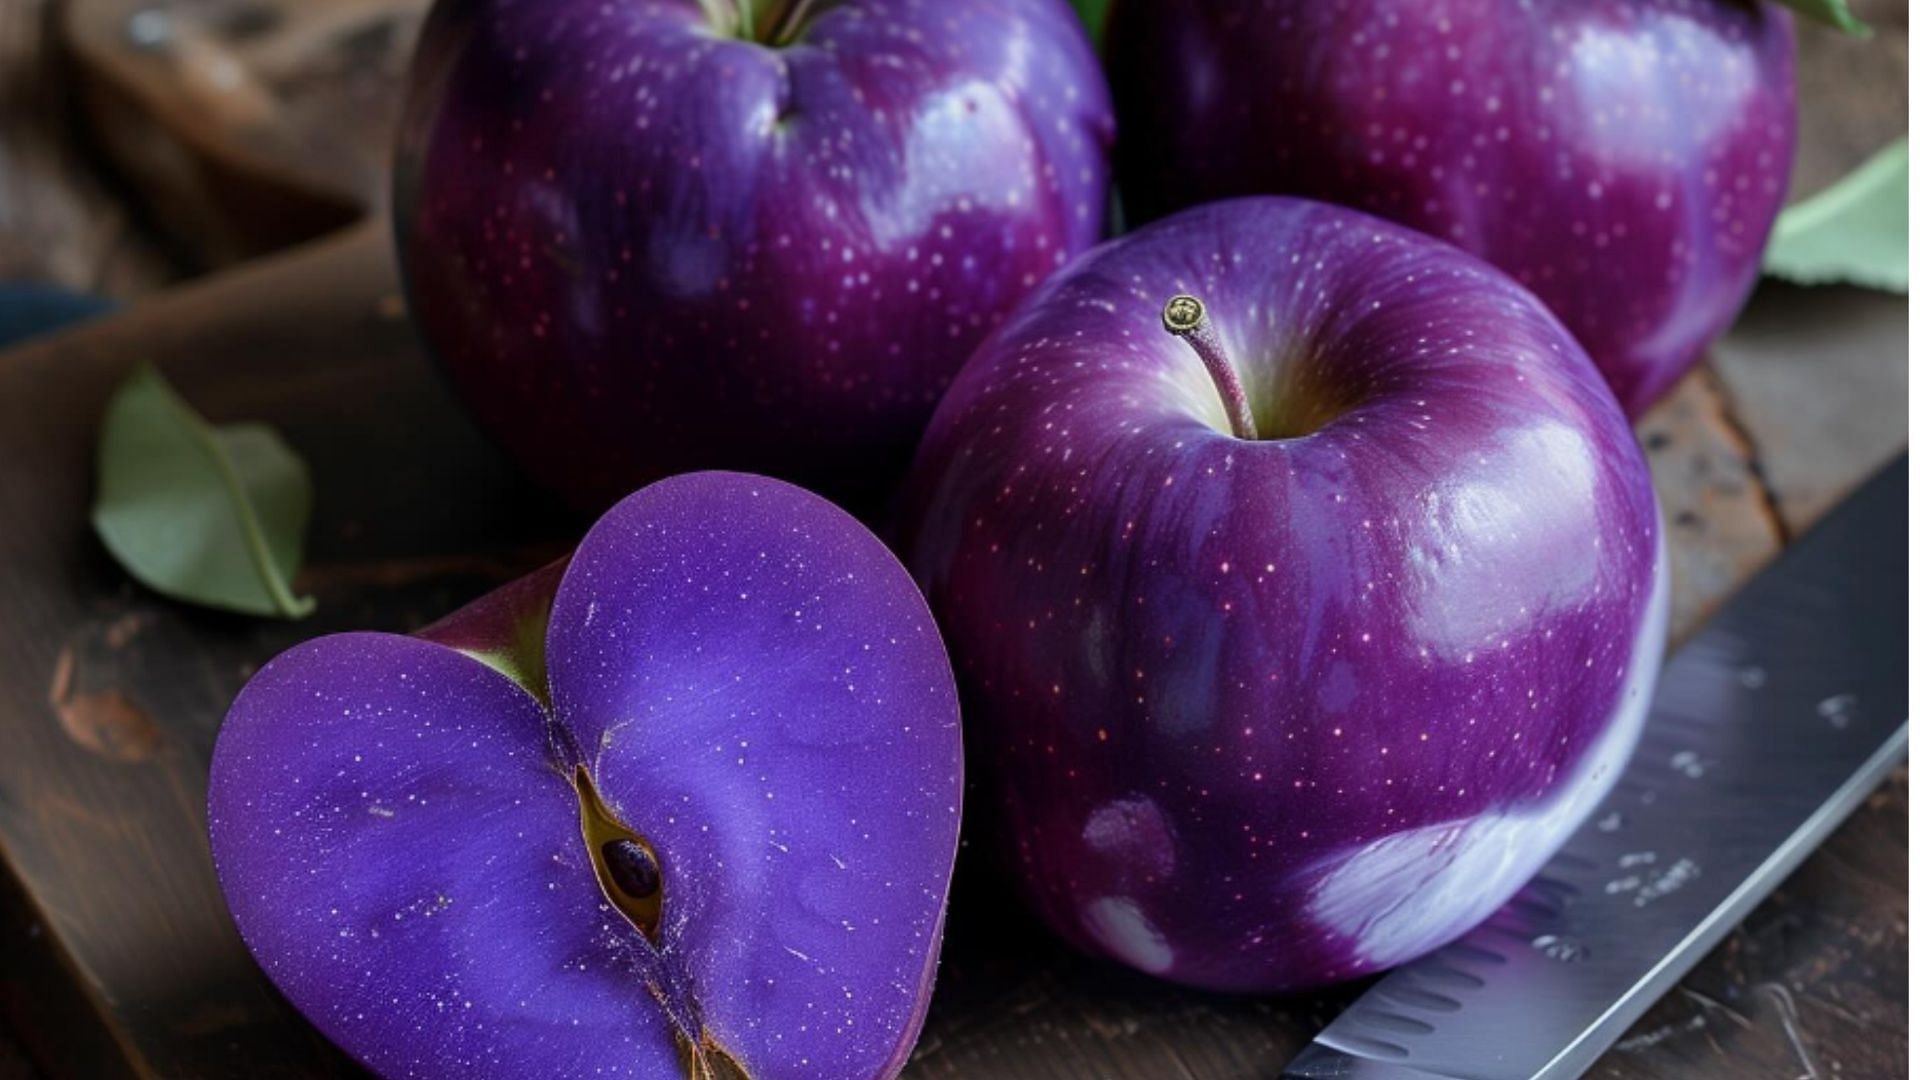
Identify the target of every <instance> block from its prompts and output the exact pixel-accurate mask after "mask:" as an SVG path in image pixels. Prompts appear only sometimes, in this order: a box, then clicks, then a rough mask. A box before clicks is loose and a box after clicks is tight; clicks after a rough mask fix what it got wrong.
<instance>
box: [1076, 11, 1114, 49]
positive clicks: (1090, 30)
mask: <svg viewBox="0 0 1920 1080" xmlns="http://www.w3.org/2000/svg"><path fill="white" fill-rule="evenodd" d="M1112 6H1113V0H1073V10H1074V11H1075V12H1077V13H1078V14H1079V15H1080V21H1081V22H1083V23H1086V24H1087V36H1088V37H1091V38H1092V39H1093V43H1094V44H1095V45H1098V44H1100V34H1101V31H1103V30H1105V29H1106V25H1107V9H1108V8H1110V7H1112Z"/></svg>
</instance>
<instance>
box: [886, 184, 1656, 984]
mask: <svg viewBox="0 0 1920 1080" xmlns="http://www.w3.org/2000/svg"><path fill="white" fill-rule="evenodd" d="M1178 294H1189V295H1192V296H1195V297H1201V298H1204V300H1205V303H1206V310H1207V312H1208V314H1209V317H1210V319H1211V320H1212V322H1213V325H1214V329H1215V332H1216V334H1217V338H1218V341H1219V342H1220V344H1221V346H1222V348H1223V349H1224V350H1225V351H1226V352H1227V353H1228V354H1229V355H1230V356H1231V357H1232V358H1233V361H1234V363H1235V365H1236V368H1237V370H1238V374H1239V376H1240V378H1241V379H1242V380H1243V382H1244V384H1245V386H1246V388H1247V391H1248V394H1249V396H1250V397H1251V399H1252V407H1253V411H1254V413H1255V415H1256V417H1257V418H1258V424H1257V427H1258V429H1259V431H1260V432H1261V433H1262V434H1263V436H1265V437H1263V438H1261V439H1259V440H1249V439H1242V438H1236V437H1234V436H1233V435H1232V434H1231V433H1230V430H1229V425H1228V420H1227V415H1226V411H1225V408H1224V407H1223V405H1222V403H1221V396H1220V394H1219V393H1218V391H1217V390H1216V389H1215V386H1214V383H1213V381H1212V379H1211V378H1210V377H1209V374H1208V371H1207V368H1206V366H1205V365H1204V364H1203V363H1202V362H1201V360H1200V359H1199V358H1198V357H1197V356H1196V355H1195V353H1194V351H1193V350H1192V349H1191V348H1189V346H1188V345H1187V343H1186V342H1184V341H1182V340H1181V339H1179V338H1177V337H1175V336H1173V335H1172V334H1170V333H1168V332H1167V330H1166V329H1165V328H1164V327H1163V326H1162V323H1161V319H1162V310H1163V305H1165V304H1166V303H1167V301H1168V299H1169V298H1171V297H1174V296H1176V295H1178ZM905 542H906V545H907V550H908V565H909V567H910V568H911V569H912V570H913V572H914V575H915V577H916V578H917V579H918V580H919V581H920V583H921V585H922V586H923V588H925V589H926V590H927V593H928V595H929V597H930V599H931V602H932V605H933V609H934V613H935V615H936V617H937V618H938V619H939V620H940V624H941V627H942V630H943V631H944V633H945V634H946V639H947V644H948V647H949V649H950V650H951V651H952V655H953V657H954V662H955V668H956V671H957V673H958V675H959V679H960V684H961V694H962V700H963V702H964V703H965V708H966V710H967V712H966V715H967V733H968V735H967V737H968V740H969V750H970V752H971V753H973V754H974V755H975V757H974V767H975V769H976V771H977V774H978V775H980V776H982V777H984V778H985V779H984V780H983V781H982V783H983V785H984V792H985V796H986V797H985V798H984V799H983V800H982V801H983V803H984V804H987V805H990V806H992V807H993V808H995V809H996V810H997V811H998V812H999V813H1001V815H1002V817H1003V819H1004V820H1002V821H1001V822H1000V823H999V838H998V841H997V842H998V843H1000V844H1001V845H1002V846H1003V847H1004V849H1005V850H1006V852H1007V854H1008V856H1009V858H1010V859H1011V861H1012V862H1013V864H1014V866H1015V869H1016V871H1017V876H1018V877H1019V878H1020V879H1021V880H1022V881H1023V882H1024V887H1025V889H1026V891H1027V893H1028V895H1029V897H1030V899H1031V900H1032V902H1033V903H1034V905H1035V907H1036V908H1037V909H1038V910H1039V912H1040V913H1041V914H1042V916H1043V917H1044V918H1045V919H1046V920H1047V921H1048V922H1049V923H1050V924H1051V925H1052V926H1053V927H1054V929H1056V930H1057V931H1058V932H1060V933H1061V934H1062V935H1064V936H1065V937H1066V938H1067V939H1069V940H1070V941H1073V942H1075V943H1076V944H1078V945H1079V946H1080V947H1082V948H1084V949H1087V950H1089V951H1091V952H1094V953H1098V954H1102V955H1106V956H1109V957H1112V958H1114V959H1117V960H1120V961H1122V962H1125V963H1128V964H1131V965H1133V966H1134V967H1137V968H1140V969H1141V970H1144V971H1147V972H1150V973H1152V974H1156V975H1160V976H1163V977H1165V978H1168V979H1172V980H1175V981H1179V982H1183V983H1189V984H1193V985H1196V986H1201V987H1207V988H1212V989H1221V990H1237V991H1282V990H1295V989H1301V988H1305V987H1311V986H1315V985H1320V984H1325V983H1331V982H1335V981H1339V980H1344V979H1348V978H1353V977H1356V976H1360V975H1364V974H1367V973H1370V972H1374V971H1378V970H1381V969H1384V968H1386V967H1389V966H1391V965H1393V964H1396V963H1399V962H1401V961H1404V960H1407V959H1409V958H1411V957H1413V956H1415V955H1418V954H1419V953H1421V952H1424V951H1427V950H1429V949H1431V948H1434V947H1436V946H1438V945H1440V944H1442V943H1444V942H1445V941H1447V940H1449V939H1450V938H1452V937H1454V936H1457V935H1458V934H1460V933H1462V932H1464V931H1465V930H1467V929H1468V928H1470V927H1471V926H1472V925H1473V924H1474V923H1476V922H1478V921H1479V920H1480V919H1482V918H1484V917H1485V916H1486V915H1488V914H1490V913H1491V912H1492V911H1493V910H1494V909H1495V908H1496V907H1497V906H1498V905H1499V904H1500V903H1501V902H1503V901H1504V900H1506V899H1507V897H1508V896H1509V895H1511V894H1512V893H1513V892H1514V891H1515V890H1517V889H1518V888H1519V887H1520V886H1521V885H1522V884H1523V883H1524V882H1525V881H1526V879H1527V878H1528V877H1530V876H1531V875H1532V874H1533V873H1534V872H1535V871H1536V870H1537V869H1538V868H1539V867H1540V866H1541V865H1542V863H1543V862H1544V861H1545V860H1546V859H1547V857H1548V856H1549V855H1550V854H1551V853H1552V852H1553V851H1554V849H1555V848H1557V847H1558V846H1559V844H1560V843H1561V841H1563V840H1564V839H1565V837H1566V836H1567V834H1568V833H1569V832H1570V831H1571V830H1572V829H1573V828H1574V827H1575V825H1576V824H1577V823H1578V821H1579V819H1580V818H1581V817H1582V816H1583V815H1584V814H1585V812H1586V811H1587V810H1588V809H1589V808H1591V807H1592V806H1593V805H1594V804H1595V803H1596V802H1597V801H1598V800H1599V799H1600V798H1601V796H1602V795H1603V794H1604V793H1605V791H1606V790H1607V788H1608V787H1609V786H1610V785H1611V784H1612V782H1613V781H1614V779H1615V778H1616V777H1617V775H1618V773H1619V770H1620V769H1621V767H1622V765H1623V764H1624V761H1625V758H1626V756H1627V754H1628V752H1629V750H1630V749H1631V746H1632V744H1633V742H1634V740H1635V738H1636V737H1637V735H1638V732H1639V730H1640V727H1641V725H1642V723H1643V721H1644V718H1645V712H1646V708H1647V706H1648V703H1649V699H1650V696H1651V689H1652V683H1653V679H1654V676H1655V674H1656V670H1657V667H1658V664H1659V660H1660V656H1661V652H1662V649H1663V645H1664V638H1665V631H1666V616H1667V579H1666V571H1665V560H1664V555H1663V550H1662V546H1661V544H1662V540H1661V533H1660V519H1659V515H1658V507H1657V505H1656V501H1655V496H1654V493H1653V488H1652V484H1651V481H1650V479H1649V476H1648V473H1647V468H1646V464H1645V462H1644V459H1643V458H1642V456H1641V454H1640V451H1639V448H1638V446H1637V445H1636V444H1635V442H1634V439H1633V435H1632V432H1631V430H1630V429H1629V427H1628V425H1627V423H1626V420H1625V417H1624V416H1623V415H1622V414H1621V411H1620V408H1619V406H1618V404H1617V403H1616V402H1615V401H1614V400H1613V398H1612V395H1611V394H1610V393H1609V392H1608V390H1607V387H1606V385H1605V384H1604V383H1603V382H1602V380H1601V378H1600V376H1599V374H1598V372H1597V371H1595V370H1594V368H1593V366H1592V364H1591V363H1590V362H1589V361H1588V360H1587V359H1586V357H1585V356H1584V355H1582V353H1581V352H1580V349H1579V347H1578V345H1576V344H1575V343H1574V341H1573V340H1572V338H1571V337H1569V336H1568V334H1567V332H1566V330H1565V329H1564V328H1563V327H1562V326H1561V325H1560V323H1559V322H1558V321H1557V320H1555V319H1554V318H1553V317H1552V316H1551V315H1550V314H1548V313H1547V312H1546V310H1545V309H1544V308H1543V307H1542V306H1541V305H1540V303H1539V301H1538V300H1536V299H1535V298H1534V297H1532V296H1531V295H1530V294H1528V293H1527V292H1526V291H1525V290H1523V289H1521V288H1520V287H1518V286H1517V285H1515V284H1514V283H1513V282H1512V281H1511V280H1510V279H1508V278H1507V277H1505V276H1504V275H1502V274H1500V273H1499V272H1498V271H1495V270H1493V269H1492V268H1491V267H1488V266H1487V265H1486V264H1484V263H1482V262H1480V261H1479V260H1477V259H1474V258H1472V257H1470V256H1467V255H1465V254H1463V253H1461V252H1460V251H1458V250H1456V249H1453V248H1450V247H1447V246H1446V245H1444V244H1441V243H1439V242H1438V241H1435V240H1433V239H1431V238H1428V237H1425V236H1421V235H1419V234H1416V233H1413V232H1411V231H1409V230H1406V229H1403V228H1400V227H1398V226H1393V225H1390V224H1387V223H1384V222H1381V221H1379V220H1378V219H1374V218H1371V217H1367V216H1365V215H1362V214H1359V213H1357V212H1354V211H1350V210H1345V209H1341V208H1338V207H1331V206H1325V205H1320V204H1313V203H1307V202H1303V201H1297V200H1290V199H1281V198H1251V199H1244V200H1235V201H1230V202H1224V203H1217V204H1212V205H1209V206H1204V207H1200V208H1197V209H1195V210H1191V211H1187V212H1185V213H1183V214H1180V215H1177V216H1175V217H1173V218H1169V219H1167V220H1166V221H1163V222H1161V223H1158V224H1156V225H1153V226H1149V227H1148V228H1145V229H1143V230H1141V231H1139V232H1137V233H1135V234H1133V235H1131V236H1129V237H1126V238H1124V239H1121V240H1118V241H1114V242H1112V243H1110V244H1107V245H1105V246H1103V247H1101V248H1098V249H1096V250H1095V251H1094V252H1091V253H1089V254H1088V255H1087V256H1085V257H1083V258H1082V259H1081V260H1079V261H1077V262H1076V263H1075V264H1074V265H1073V266H1071V267H1069V268H1068V269H1067V270H1066V271H1064V272H1063V273H1062V274H1061V275H1059V276H1058V277H1056V278H1055V279H1053V281H1051V282H1050V283H1049V284H1048V285H1047V286H1046V287H1045V288H1044V289H1043V290H1042V291H1041V292H1040V293H1038V294H1036V295H1035V297H1034V298H1033V299H1032V300H1030V301H1029V302H1028V303H1027V304H1025V305H1023V306H1022V308H1021V309H1020V310H1019V311H1018V312H1017V313H1016V314H1015V315H1013V316H1012V317H1011V318H1010V319H1009V320H1008V322H1007V324H1006V325H1005V326H1004V327H1003V328H1002V329H1001V330H1000V331H998V332H997V333H996V334H995V335H994V336H993V337H992V338H991V339H989V341H988V342H987V343H986V344H985V345H983V346H982V348H981V350H980V352H978V353H977V354H976V355H975V356H974V358H973V360H972V361H971V362H969V364H968V365H967V367H966V368H965V370H963V371H962V373H961V375H960V378H959V379H958V380H957V381H956V383H955V386H954V388H953V390H952V392H951V393H950V394H949V395H948V396H947V398H946V400H945V401H944V402H943V403H942V405H941V408H940V410H939V412H938V413H937V414H936V416H935V418H934V421H933V423H932V425H931V426H930V428H929V429H928V435H927V439H926V442H925V443H924V444H923V446H922V448H921V451H920V455H919V457H918V459H917V461H916V464H915V468H914V472H913V475H912V478H911V480H910V485H909V491H908V495H907V502H906V514H905ZM976 842H981V841H978V840H977V841H976Z"/></svg>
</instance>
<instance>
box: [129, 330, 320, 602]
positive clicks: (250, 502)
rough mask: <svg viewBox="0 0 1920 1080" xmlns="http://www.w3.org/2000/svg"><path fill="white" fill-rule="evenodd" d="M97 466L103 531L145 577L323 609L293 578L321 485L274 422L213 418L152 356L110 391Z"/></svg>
mask: <svg viewBox="0 0 1920 1080" xmlns="http://www.w3.org/2000/svg"><path fill="white" fill-rule="evenodd" d="M96 471H97V483H98V489H97V491H96V492H95V496H94V503H93V514H92V517H93V529H94V532H95V533H96V534H98V535H99V537H100V541H101V542H102V543H103V544H105V545H106V548H107V551H108V553H109V554H111V555H112V556H113V558H114V561H115V562H117V563H119V564H120V566H121V567H122V568H123V569H125V570H126V571H127V573H129V574H131V575H132V576H133V577H134V579H135V580H137V581H139V582H140V583H141V584H143V585H146V586H147V587H149V588H151V589H153V590H154V591H155V592H158V593H161V594H162V595H165V596H169V597H172V598H174V599H176V600H184V601H187V602H190V603H195V604H201V605H204V606H206V607H213V608H220V609H222V610H226V611H236V612H240V613H242V614H247V615H269V616H278V617H280V618H287V619H297V618H301V617H303V616H305V615H307V614H309V613H311V612H312V611H313V606H314V605H313V599H312V598H311V597H305V596H296V595H294V592H293V587H292V581H293V576H294V574H295V572H296V571H297V570H298V569H299V567H300V559H301V555H302V549H303V547H304V545H305V541H306V532H307V522H308V520H309V519H310V518H311V517H312V512H313V485H312V481H311V480H310V479H309V478H308V475H307V466H306V463H305V462H303V461H301V460H300V457H299V455H298V454H296V453H294V451H293V449H292V448H291V447H289V446H288V445H287V444H286V442H285V441H284V440H282V439H281V438H280V435H279V433H278V432H276V431H274V430H273V429H272V428H270V427H267V426H266V425H264V424H251V423H243V424H232V425H228V426H224V427H213V426H211V425H209V424H208V423H207V422H206V421H205V420H203V419H201V418H200V416H199V415H198V414H197V413H195V412H194V411H193V409H192V408H191V407H190V406H188V405H187V403H186V402H185V401H183V400H182V399H181V398H180V395H179V394H177V393H176V392H175V391H174V389H173V387H171V386H169V385H168V384H167V381H166V379H164V378H163V377H161V375H160V372H159V371H158V370H156V369H155V368H154V367H153V365H152V364H149V363H144V362H143V363H141V364H139V365H138V366H136V367H135V368H134V370H133V372H132V374H130V375H129V376H128V377H127V380H126V381H125V382H124V383H122V384H121V385H120V388H119V389H118V390H116V391H115V392H114V395H113V398H112V399H111V400H110V401H108V403H107V411H106V416H105V418H104V420H103V421H102V424H101V431H100V445H99V451H98V458H97V460H96Z"/></svg>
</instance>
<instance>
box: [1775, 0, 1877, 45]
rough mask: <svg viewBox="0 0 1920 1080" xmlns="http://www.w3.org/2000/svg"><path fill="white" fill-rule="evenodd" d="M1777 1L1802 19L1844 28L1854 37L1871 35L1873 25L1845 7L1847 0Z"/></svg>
mask: <svg viewBox="0 0 1920 1080" xmlns="http://www.w3.org/2000/svg"><path fill="white" fill-rule="evenodd" d="M1777 2H1778V3H1781V4H1784V5H1786V6H1787V7H1790V8H1792V9H1793V10H1794V11H1795V12H1797V13H1799V15H1800V17H1801V18H1803V19H1811V20H1813V21H1814V22H1817V23H1820V24H1821V25H1823V26H1831V27H1833V28H1834V29H1836V30H1844V31H1846V32H1847V33H1849V34H1852V35H1853V36H1854V37H1861V38H1865V37H1872V36H1873V27H1871V26H1868V25H1867V24H1866V23H1863V22H1861V21H1860V17H1859V16H1857V15H1855V14H1854V13H1853V11H1852V9H1850V8H1848V7H1847V0H1777Z"/></svg>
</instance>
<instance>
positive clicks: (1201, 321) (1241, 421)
mask: <svg viewBox="0 0 1920 1080" xmlns="http://www.w3.org/2000/svg"><path fill="white" fill-rule="evenodd" d="M1160 325H1161V326H1163V327H1165V328H1166V331H1167V333H1169V334H1172V335H1173V336H1174V337H1177V338H1180V339H1181V340H1183V341H1185V342H1186V343H1187V345H1188V346H1189V347H1191V348H1192V349H1193V351H1194V354H1195V355H1197V356H1199V357H1200V362H1201V363H1202V364H1204V365H1206V368H1207V374H1208V375H1209V376H1211V377H1212V379H1213V385H1214V388H1215V389H1216V390H1218V391H1219V392H1220V403H1221V404H1222V405H1225V406H1226V409H1227V423H1228V424H1229V425H1230V426H1231V428H1232V430H1233V436H1234V438H1236V439H1252V440H1257V439H1259V438H1260V432H1259V429H1258V428H1257V427H1255V425H1254V422H1253V404H1252V403H1251V402H1250V401H1248V400H1247V390H1246V387H1245V386H1243V385H1241V382H1240V375H1239V373H1238V372H1236V371H1235V370H1234V368H1233V361H1232V360H1229V359H1228V358H1227V351H1226V349H1225V348H1223V347H1222V346H1221V344H1220V335H1218V334H1216V333H1214V330H1213V323H1212V321H1211V320H1209V319H1208V318H1207V306H1206V305H1205V304H1203V303H1201V302H1200V298H1199V297H1197V296H1189V295H1187V294H1186V293H1180V294H1179V295H1177V296H1175V297H1174V298H1173V299H1171V300H1168V301H1167V306H1166V307H1164V308H1162V309H1161V310H1160Z"/></svg>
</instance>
